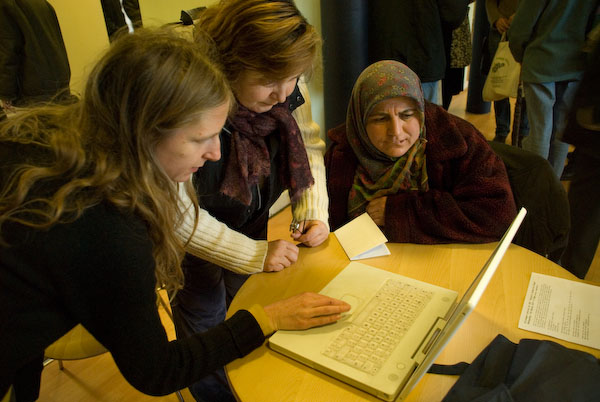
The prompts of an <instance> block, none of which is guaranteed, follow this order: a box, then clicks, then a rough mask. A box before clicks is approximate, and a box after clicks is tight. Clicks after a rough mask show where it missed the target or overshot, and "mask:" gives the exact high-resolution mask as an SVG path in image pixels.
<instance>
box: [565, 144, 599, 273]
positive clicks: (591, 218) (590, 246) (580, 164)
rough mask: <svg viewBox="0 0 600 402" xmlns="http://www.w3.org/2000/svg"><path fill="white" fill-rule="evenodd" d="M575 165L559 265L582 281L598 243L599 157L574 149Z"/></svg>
mask: <svg viewBox="0 0 600 402" xmlns="http://www.w3.org/2000/svg"><path fill="white" fill-rule="evenodd" d="M575 153H576V159H577V163H576V164H575V171H574V175H573V180H572V181H571V184H570V186H569V204H570V209H571V231H570V233H569V242H568V244H567V248H566V249H565V253H564V254H563V256H562V259H561V265H562V266H563V267H564V268H566V269H567V270H568V271H570V272H571V273H573V274H574V275H576V276H577V277H578V278H581V279H583V278H585V275H586V274H587V272H588V270H589V268H590V265H591V263H592V260H593V259H594V254H595V253H596V249H597V248H598V241H599V240H600V155H591V154H588V153H586V152H584V151H582V150H578V149H575Z"/></svg>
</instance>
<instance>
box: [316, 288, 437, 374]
mask: <svg viewBox="0 0 600 402" xmlns="http://www.w3.org/2000/svg"><path fill="white" fill-rule="evenodd" d="M432 295H433V293H432V292H430V291H427V290H423V289H420V288H417V287H415V286H412V285H409V284H407V283H404V282H402V281H398V280H394V279H388V280H386V282H385V283H384V284H383V285H382V287H381V288H380V289H379V290H378V291H377V293H376V294H375V296H374V297H373V298H372V299H371V301H369V303H368V304H367V306H366V307H365V308H364V309H363V310H362V311H361V312H360V313H359V314H358V316H356V317H354V319H353V320H352V323H351V325H349V326H347V327H346V328H344V329H343V330H342V332H341V333H340V334H339V335H338V336H337V337H336V338H335V339H334V340H333V341H332V342H331V344H329V345H328V346H327V348H326V349H325V350H324V351H322V353H323V354H324V355H325V356H328V357H330V358H332V359H335V360H337V361H340V362H342V363H344V364H347V365H349V366H351V367H354V368H356V369H359V370H361V371H364V372H365V373H367V374H371V375H374V374H377V373H378V372H379V370H380V369H381V367H382V366H383V364H384V363H385V362H386V360H387V359H388V357H389V356H390V355H391V353H392V351H393V350H394V348H395V347H396V345H398V343H400V341H401V340H402V338H403V337H404V335H405V333H406V332H407V331H408V329H409V328H410V326H411V325H412V323H413V322H414V321H415V318H416V317H417V316H418V315H419V313H420V312H421V311H422V310H423V309H424V308H425V306H426V305H427V303H428V302H429V301H430V300H431V298H432Z"/></svg>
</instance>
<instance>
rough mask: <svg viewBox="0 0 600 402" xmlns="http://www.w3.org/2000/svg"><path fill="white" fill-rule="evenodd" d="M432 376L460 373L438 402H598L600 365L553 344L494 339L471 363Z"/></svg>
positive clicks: (441, 368)
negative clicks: (440, 401)
mask: <svg viewBox="0 0 600 402" xmlns="http://www.w3.org/2000/svg"><path fill="white" fill-rule="evenodd" d="M429 372H430V373H433V374H455V375H456V374H460V377H459V379H458V380H457V381H456V383H455V384H454V385H453V386H452V388H451V389H450V391H448V394H446V396H445V397H444V399H443V400H442V402H553V401H556V402H591V401H600V364H599V361H598V359H597V358H596V357H594V356H593V355H591V354H589V353H586V352H582V351H579V350H574V349H569V348H567V347H564V346H562V345H559V344H558V343H556V342H552V341H542V340H538V339H521V341H519V343H518V344H515V343H513V342H511V341H509V340H508V339H506V338H505V337H504V336H503V335H498V336H496V338H495V339H494V340H493V341H492V342H491V343H490V344H489V345H488V346H487V347H486V348H485V349H484V350H483V351H482V352H481V353H480V354H479V355H478V356H477V357H476V358H475V360H473V362H472V363H471V364H469V365H468V364H466V363H459V364H457V365H454V366H448V365H439V364H434V365H433V366H432V367H431V368H430V369H429Z"/></svg>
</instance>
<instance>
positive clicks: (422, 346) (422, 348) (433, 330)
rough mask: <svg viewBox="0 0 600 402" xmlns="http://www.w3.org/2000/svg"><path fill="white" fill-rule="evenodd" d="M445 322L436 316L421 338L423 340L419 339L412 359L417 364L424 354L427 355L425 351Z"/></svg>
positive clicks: (428, 348) (429, 347) (431, 344)
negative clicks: (425, 334)
mask: <svg viewBox="0 0 600 402" xmlns="http://www.w3.org/2000/svg"><path fill="white" fill-rule="evenodd" d="M447 322H448V321H447V320H446V319H444V318H442V317H438V319H437V320H436V321H435V322H434V323H433V325H432V326H431V329H430V330H429V332H428V333H427V336H426V337H425V338H424V339H423V341H421V343H420V344H419V346H418V347H417V349H416V350H415V352H414V353H413V355H412V359H413V360H414V361H416V362H417V363H419V364H421V362H423V360H424V359H425V356H427V353H429V350H430V349H431V347H432V346H433V344H434V343H435V341H436V340H437V338H438V337H439V336H440V334H441V333H442V330H443V329H444V327H445V326H446V323H447Z"/></svg>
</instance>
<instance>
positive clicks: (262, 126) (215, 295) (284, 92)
mask: <svg viewBox="0 0 600 402" xmlns="http://www.w3.org/2000/svg"><path fill="white" fill-rule="evenodd" d="M195 38H196V41H197V43H198V45H199V46H204V43H205V42H206V41H209V42H212V43H213V44H214V45H215V48H216V50H217V51H216V58H217V59H218V60H219V63H220V64H221V65H222V69H223V71H224V73H225V75H226V76H227V78H228V79H229V82H230V83H231V87H232V89H233V93H234V95H235V98H236V101H237V109H236V112H235V113H234V115H233V116H231V117H230V118H229V119H228V121H227V123H226V125H225V127H224V129H223V131H222V132H221V136H220V138H221V143H222V146H221V153H222V158H221V159H220V160H219V161H216V162H208V163H207V164H206V165H205V166H204V167H203V168H202V169H199V170H198V172H196V173H195V174H194V176H193V184H194V187H195V188H196V192H197V195H198V199H199V204H200V208H201V210H200V215H199V222H200V224H199V225H198V226H197V227H198V229H197V230H196V231H195V233H194V231H193V230H192V229H193V224H194V220H193V219H192V217H191V216H190V217H189V218H188V219H187V220H186V221H185V222H184V224H183V225H181V226H180V227H179V229H178V231H179V233H180V234H181V236H182V238H189V237H190V236H191V240H190V242H189V244H188V246H187V248H186V251H187V252H188V255H187V256H186V258H185V261H184V272H185V287H184V288H183V289H182V290H181V291H180V292H179V293H178V294H177V297H176V298H174V299H173V300H172V307H173V312H174V318H175V327H176V330H177V334H178V336H183V337H185V336H188V335H189V334H190V333H195V332H201V331H204V330H206V329H207V328H210V327H212V326H214V325H216V324H217V323H219V322H221V321H223V319H224V318H225V313H226V309H227V306H228V304H229V302H230V301H231V299H232V298H233V297H234V295H235V294H236V292H237V290H238V289H239V288H240V286H241V285H242V284H243V282H244V281H245V280H246V279H247V277H248V275H249V274H253V273H257V272H263V271H265V272H270V271H280V270H282V269H284V268H286V267H288V266H290V265H291V264H293V263H294V262H295V261H296V259H297V258H298V247H297V246H296V245H295V244H294V242H293V241H297V242H300V243H303V244H304V245H306V246H309V247H313V246H318V245H320V244H321V243H322V242H323V241H325V239H327V236H328V235H329V227H328V224H327V222H328V214H327V207H328V198H327V188H326V184H325V167H324V165H323V152H324V149H325V144H324V142H323V140H322V139H321V138H320V137H319V127H318V126H317V125H316V124H315V123H314V122H313V121H312V117H311V110H310V98H309V95H308V91H307V89H306V85H305V83H304V78H305V77H306V76H308V75H310V73H311V71H312V70H313V68H314V65H315V64H316V61H315V60H316V59H317V55H318V52H319V48H320V44H321V40H320V38H319V35H318V34H317V32H316V30H315V28H314V27H313V26H311V25H310V24H309V23H308V22H307V21H306V19H305V18H304V17H303V16H302V14H301V13H300V11H299V10H298V9H297V8H296V6H295V4H294V2H293V1H265V0H223V1H220V2H219V3H217V4H216V5H214V6H212V7H208V8H207V9H206V10H204V11H202V13H201V14H200V16H199V20H198V21H197V23H196V25H195ZM285 190H288V191H289V195H290V199H291V202H292V213H293V218H294V221H295V222H297V226H293V229H294V230H293V231H292V235H291V239H287V240H286V239H278V240H273V241H270V242H267V241H266V239H267V223H268V219H269V210H270V208H271V206H272V205H273V204H274V203H275V202H276V201H277V199H278V198H279V196H280V195H281V194H282V192H283V191H285ZM184 208H185V205H184ZM206 382H207V383H211V384H209V385H207V384H204V385H202V384H198V385H196V386H194V387H191V388H190V390H191V392H192V394H193V395H195V396H196V397H197V398H204V399H207V400H211V401H212V400H219V398H226V399H229V400H232V399H233V396H232V395H231V394H230V391H229V388H228V385H227V383H226V380H225V378H224V373H223V372H222V371H220V372H219V373H218V375H217V378H216V379H215V380H214V382H211V380H210V379H206Z"/></svg>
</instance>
